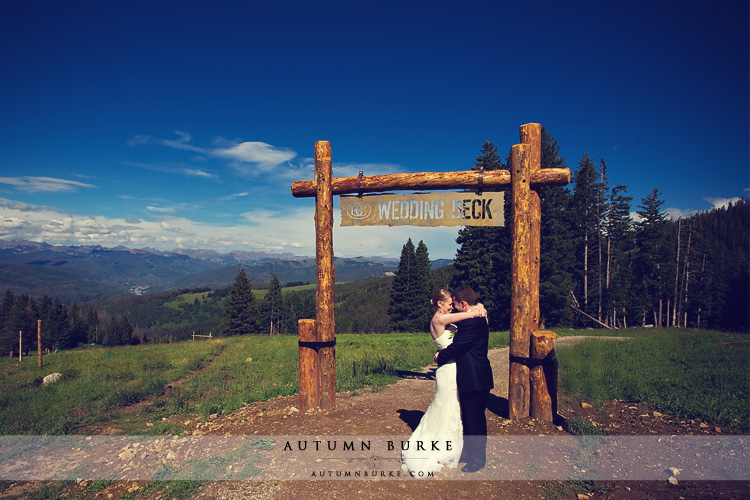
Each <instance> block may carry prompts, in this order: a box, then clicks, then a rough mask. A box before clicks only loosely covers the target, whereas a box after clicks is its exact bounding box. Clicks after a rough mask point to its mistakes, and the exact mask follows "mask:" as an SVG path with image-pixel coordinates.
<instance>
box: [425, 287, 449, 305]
mask: <svg viewBox="0 0 750 500" xmlns="http://www.w3.org/2000/svg"><path fill="white" fill-rule="evenodd" d="M451 300H453V295H451V293H450V292H449V291H448V290H446V289H444V288H438V289H437V290H435V293H433V294H432V300H431V301H430V304H432V307H433V308H434V309H435V310H437V308H438V302H448V303H450V302H451Z"/></svg>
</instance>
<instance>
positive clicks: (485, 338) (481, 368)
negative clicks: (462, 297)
mask: <svg viewBox="0 0 750 500" xmlns="http://www.w3.org/2000/svg"><path fill="white" fill-rule="evenodd" d="M489 340H490V330H489V327H488V326H487V320H486V319H485V318H482V317H477V318H469V319H465V320H463V321H461V322H459V323H458V332H457V333H456V335H455V336H454V337H453V343H451V345H449V346H448V347H446V348H445V349H443V350H442V351H440V353H439V354H438V357H437V363H438V366H440V365H443V364H445V363H446V362H448V361H450V360H451V359H455V360H456V385H457V386H458V391H459V392H464V393H466V392H472V391H487V392H489V391H490V390H491V389H492V388H493V387H494V386H495V384H494V382H493V379H492V367H491V366H490V361H489V360H488V359H487V349H488V347H487V345H488V343H489Z"/></svg>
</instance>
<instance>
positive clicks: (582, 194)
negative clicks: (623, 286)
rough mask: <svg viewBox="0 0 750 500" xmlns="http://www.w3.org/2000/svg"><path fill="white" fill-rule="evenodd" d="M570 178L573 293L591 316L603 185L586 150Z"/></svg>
mask: <svg viewBox="0 0 750 500" xmlns="http://www.w3.org/2000/svg"><path fill="white" fill-rule="evenodd" d="M573 177H574V180H575V186H574V188H573V206H574V213H575V215H576V223H575V228H576V231H575V236H576V239H577V241H578V245H577V249H576V257H577V259H578V267H577V272H576V282H577V283H576V290H575V293H576V297H577V298H578V302H579V303H580V304H581V307H582V309H583V310H584V311H585V312H587V313H589V314H591V315H592V316H593V315H596V314H597V313H598V310H599V303H598V302H599V300H598V286H597V284H598V280H599V276H600V274H601V273H600V270H599V265H598V258H597V257H598V255H599V248H600V234H601V217H602V214H603V213H604V210H603V209H602V205H601V203H602V200H603V196H602V190H603V189H604V186H603V184H602V182H601V175H600V173H599V172H597V170H596V165H595V163H594V160H593V159H592V158H591V157H590V156H589V154H588V153H584V154H583V158H581V160H580V161H579V163H578V170H577V171H576V172H575V173H574V174H573Z"/></svg>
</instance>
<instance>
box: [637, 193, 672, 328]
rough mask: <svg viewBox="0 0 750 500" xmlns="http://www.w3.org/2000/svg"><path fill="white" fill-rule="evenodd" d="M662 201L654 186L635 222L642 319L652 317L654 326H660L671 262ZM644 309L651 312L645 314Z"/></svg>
mask: <svg viewBox="0 0 750 500" xmlns="http://www.w3.org/2000/svg"><path fill="white" fill-rule="evenodd" d="M663 204H664V201H663V200H661V199H660V198H659V190H658V189H656V188H654V190H653V191H651V193H649V195H648V196H646V197H645V198H643V199H642V200H641V204H640V205H639V207H640V210H638V211H637V213H638V215H639V217H640V218H641V220H640V221H639V222H638V223H637V230H636V241H637V247H638V251H637V256H636V261H635V262H636V272H637V279H638V285H639V292H640V293H639V295H640V297H639V298H640V302H641V308H642V310H643V319H642V321H643V323H648V322H649V321H651V319H652V318H653V324H654V326H657V327H659V326H662V318H663V314H664V313H665V312H666V311H665V306H666V300H665V299H666V295H665V293H666V290H667V281H666V280H667V276H669V275H667V274H665V271H666V270H667V269H668V268H669V267H670V265H671V259H670V258H669V256H670V254H671V251H670V249H669V247H668V246H667V230H668V220H667V215H666V213H664V212H662V209H661V207H662V205H663ZM647 312H650V313H651V314H650V316H652V318H651V317H648V315H647Z"/></svg>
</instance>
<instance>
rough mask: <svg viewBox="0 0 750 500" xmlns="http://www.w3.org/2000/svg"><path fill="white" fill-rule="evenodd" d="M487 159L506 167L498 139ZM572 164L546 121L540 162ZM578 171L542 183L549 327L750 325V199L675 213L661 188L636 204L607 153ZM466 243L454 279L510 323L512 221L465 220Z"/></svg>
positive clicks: (503, 325) (496, 322)
mask: <svg viewBox="0 0 750 500" xmlns="http://www.w3.org/2000/svg"><path fill="white" fill-rule="evenodd" d="M481 166H483V167H484V168H485V170H492V169H498V168H506V163H503V162H502V160H501V158H500V157H499V155H498V154H497V148H496V147H495V146H494V145H493V144H492V143H491V142H487V143H485V145H484V146H483V148H482V150H481V154H480V156H478V157H477V159H476V164H475V167H474V168H475V169H478V168H480V167H481ZM565 166H566V165H565V160H564V159H563V158H561V157H560V155H559V147H558V145H557V142H556V141H555V140H554V138H552V137H551V136H549V134H548V133H547V131H546V130H544V129H543V132H542V168H550V167H558V168H559V167H565ZM572 170H573V183H572V186H569V187H543V188H541V189H540V191H539V195H540V198H541V204H542V227H541V276H540V309H541V320H542V322H543V323H544V324H545V325H546V326H547V327H555V326H598V325H599V324H600V323H601V324H606V325H609V326H612V327H626V326H640V325H655V326H687V327H703V328H713V329H721V330H732V331H740V332H748V331H750V312H749V309H750V308H749V306H748V304H750V290H749V288H750V260H749V259H748V253H749V249H750V237H749V236H748V235H750V204H749V203H748V201H747V200H739V201H737V202H736V203H734V204H730V205H729V206H728V207H726V208H720V209H714V210H710V211H707V212H700V213H698V214H696V215H693V216H691V217H687V218H681V219H679V220H676V221H673V220H670V219H669V218H668V216H667V214H666V213H665V212H664V211H663V203H664V202H663V200H661V195H660V193H659V190H658V189H656V188H654V189H653V191H652V192H651V193H650V194H649V195H648V196H646V197H645V198H643V199H642V200H640V202H638V204H637V205H636V206H635V207H634V206H633V199H632V197H630V196H629V195H628V188H627V186H623V185H616V186H611V185H610V183H609V181H608V177H607V165H606V162H605V161H604V160H603V159H601V160H599V161H598V162H597V161H596V160H595V159H594V158H591V157H590V156H589V155H588V154H584V155H583V156H582V158H581V159H580V160H579V162H578V166H577V168H575V169H572ZM634 211H635V212H636V214H637V217H635V218H634V217H632V216H631V214H632V213H633V212H634ZM509 217H510V214H509V200H508V197H506V220H510V219H509ZM458 243H459V244H460V245H461V246H460V248H459V251H458V253H457V256H456V261H455V269H456V275H455V279H454V281H453V285H454V286H455V285H457V284H462V283H468V284H471V285H472V286H473V287H474V288H475V289H476V290H477V292H478V295H479V296H480V298H482V300H483V301H484V303H485V304H486V305H487V307H488V310H490V311H492V312H493V314H491V316H490V318H491V321H492V322H493V325H492V326H493V328H496V329H507V328H508V326H509V322H510V318H509V310H508V304H509V303H510V260H511V256H510V227H501V228H475V227H467V228H464V229H462V230H460V232H459V237H458ZM574 308H575V309H574Z"/></svg>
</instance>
